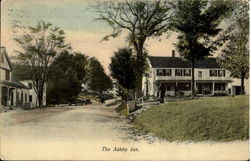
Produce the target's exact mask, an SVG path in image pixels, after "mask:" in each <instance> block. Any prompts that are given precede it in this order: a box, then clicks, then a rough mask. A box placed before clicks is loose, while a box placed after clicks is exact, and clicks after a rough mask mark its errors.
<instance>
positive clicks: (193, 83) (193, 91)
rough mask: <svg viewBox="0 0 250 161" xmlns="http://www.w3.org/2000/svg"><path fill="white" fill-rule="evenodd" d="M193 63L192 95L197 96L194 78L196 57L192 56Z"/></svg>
mask: <svg viewBox="0 0 250 161" xmlns="http://www.w3.org/2000/svg"><path fill="white" fill-rule="evenodd" d="M191 64H192V73H191V76H192V79H191V92H192V93H191V97H192V98H194V97H195V79H194V67H195V58H194V57H192V60H191Z"/></svg>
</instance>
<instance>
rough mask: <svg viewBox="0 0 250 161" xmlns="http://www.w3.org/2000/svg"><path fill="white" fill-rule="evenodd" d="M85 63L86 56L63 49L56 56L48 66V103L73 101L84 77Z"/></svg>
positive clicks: (86, 62)
mask: <svg viewBox="0 0 250 161" xmlns="http://www.w3.org/2000/svg"><path fill="white" fill-rule="evenodd" d="M87 64H88V61H87V56H85V55H83V54H80V53H74V54H70V53H69V52H68V51H64V52H62V53H61V54H60V55H59V56H57V57H56V58H55V60H54V61H53V63H52V64H51V66H50V76H49V81H48V89H47V94H48V97H47V98H48V103H52V104H58V103H68V102H72V101H75V100H76V99H77V97H78V95H79V93H80V92H81V89H82V86H81V85H82V83H83V82H85V79H86V74H87V68H86V67H87Z"/></svg>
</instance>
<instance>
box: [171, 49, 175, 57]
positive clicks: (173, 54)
mask: <svg viewBox="0 0 250 161" xmlns="http://www.w3.org/2000/svg"><path fill="white" fill-rule="evenodd" d="M172 57H173V58H174V57H175V50H172Z"/></svg>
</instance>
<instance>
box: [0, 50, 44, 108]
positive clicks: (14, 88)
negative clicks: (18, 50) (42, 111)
mask: <svg viewBox="0 0 250 161" xmlns="http://www.w3.org/2000/svg"><path fill="white" fill-rule="evenodd" d="M0 62H1V66H0V76H1V77H0V78H1V79H0V80H1V84H0V107H1V108H2V109H3V108H4V107H7V108H8V107H25V108H34V107H36V105H37V103H38V101H37V94H36V92H35V90H34V87H33V83H32V81H31V80H22V81H18V80H14V79H13V78H12V64H11V61H10V58H9V56H8V53H7V51H6V49H5V47H1V52H0ZM44 90H45V91H44V94H43V98H44V99H43V105H46V86H45V89H44Z"/></svg>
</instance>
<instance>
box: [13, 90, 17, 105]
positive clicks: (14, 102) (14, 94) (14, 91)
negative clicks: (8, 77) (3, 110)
mask: <svg viewBox="0 0 250 161" xmlns="http://www.w3.org/2000/svg"><path fill="white" fill-rule="evenodd" d="M16 105H17V104H16V88H15V89H14V90H13V106H16Z"/></svg>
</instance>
